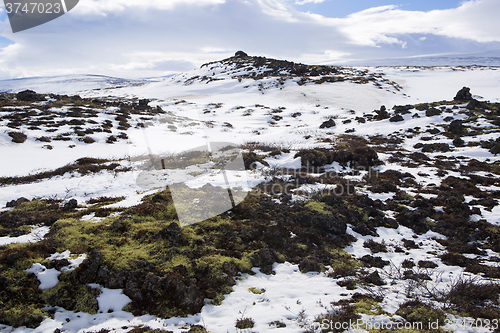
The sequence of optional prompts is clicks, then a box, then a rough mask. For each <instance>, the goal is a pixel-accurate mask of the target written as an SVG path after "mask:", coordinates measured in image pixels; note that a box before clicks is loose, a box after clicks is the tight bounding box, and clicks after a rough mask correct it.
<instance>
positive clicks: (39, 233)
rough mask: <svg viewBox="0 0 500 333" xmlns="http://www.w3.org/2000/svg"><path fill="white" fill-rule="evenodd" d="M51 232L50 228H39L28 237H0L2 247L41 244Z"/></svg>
mask: <svg viewBox="0 0 500 333" xmlns="http://www.w3.org/2000/svg"><path fill="white" fill-rule="evenodd" d="M0 204H1V203H0ZM49 231H50V228H49V227H37V228H35V229H33V230H32V231H31V232H30V233H29V234H27V235H22V236H18V237H10V236H4V237H0V245H8V244H14V243H36V242H39V241H40V240H41V239H43V237H44V236H45V235H46V234H48V233H49Z"/></svg>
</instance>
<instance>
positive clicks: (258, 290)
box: [248, 287, 266, 295]
mask: <svg viewBox="0 0 500 333" xmlns="http://www.w3.org/2000/svg"><path fill="white" fill-rule="evenodd" d="M248 291H249V292H251V293H252V294H255V295H261V294H263V293H265V292H266V289H263V288H261V289H258V288H255V287H250V288H248Z"/></svg>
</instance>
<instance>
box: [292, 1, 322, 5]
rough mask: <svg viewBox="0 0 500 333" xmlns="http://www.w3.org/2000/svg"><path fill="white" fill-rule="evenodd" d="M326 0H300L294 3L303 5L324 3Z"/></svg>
mask: <svg viewBox="0 0 500 333" xmlns="http://www.w3.org/2000/svg"><path fill="white" fill-rule="evenodd" d="M325 1H326V0H302V1H299V0H297V1H295V4H296V5H305V4H306V3H322V2H325Z"/></svg>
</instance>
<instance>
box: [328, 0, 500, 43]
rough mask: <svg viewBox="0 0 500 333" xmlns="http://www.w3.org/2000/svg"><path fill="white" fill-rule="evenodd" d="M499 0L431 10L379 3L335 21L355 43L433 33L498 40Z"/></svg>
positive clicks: (499, 32) (499, 33) (479, 1)
mask: <svg viewBox="0 0 500 333" xmlns="http://www.w3.org/2000/svg"><path fill="white" fill-rule="evenodd" d="M499 12H500V1H497V0H472V1H469V2H464V3H462V5H461V6H460V7H458V8H454V9H446V10H433V11H430V12H419V11H404V10H399V9H397V7H395V6H382V7H375V8H371V9H368V10H364V11H361V12H358V13H354V14H351V15H349V16H348V17H346V18H345V19H334V21H335V22H334V25H336V26H338V27H339V29H340V30H341V31H342V32H343V33H345V35H346V36H349V38H350V39H351V40H352V42H353V43H355V44H361V45H369V46H376V45H379V44H381V43H382V44H383V43H387V44H395V43H398V44H399V43H401V44H402V45H403V42H401V41H399V42H398V41H396V39H397V37H396V36H397V35H403V34H412V33H414V34H415V33H418V34H435V35H439V36H445V37H449V38H460V39H469V40H473V41H477V42H498V41H500V24H499V21H498V13H499Z"/></svg>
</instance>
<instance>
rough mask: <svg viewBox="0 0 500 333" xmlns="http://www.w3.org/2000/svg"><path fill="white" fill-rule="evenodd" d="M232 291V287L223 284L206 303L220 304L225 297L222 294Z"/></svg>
mask: <svg viewBox="0 0 500 333" xmlns="http://www.w3.org/2000/svg"><path fill="white" fill-rule="evenodd" d="M232 292H233V288H231V287H229V286H225V287H224V288H223V289H222V290H221V291H220V292H218V293H217V294H216V295H215V297H214V298H213V299H212V300H211V301H209V302H208V304H211V305H216V306H219V305H221V304H222V301H223V300H224V299H225V298H226V297H225V296H224V295H226V294H229V293H232Z"/></svg>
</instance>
